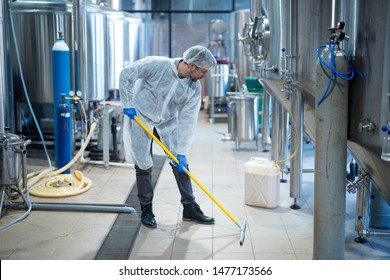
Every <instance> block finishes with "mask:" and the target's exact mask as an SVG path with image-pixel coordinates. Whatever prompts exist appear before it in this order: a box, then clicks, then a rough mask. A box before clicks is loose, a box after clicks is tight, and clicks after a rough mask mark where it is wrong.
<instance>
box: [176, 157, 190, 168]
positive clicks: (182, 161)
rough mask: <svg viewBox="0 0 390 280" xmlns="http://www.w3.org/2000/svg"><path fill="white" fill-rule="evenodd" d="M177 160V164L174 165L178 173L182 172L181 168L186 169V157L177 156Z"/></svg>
mask: <svg viewBox="0 0 390 280" xmlns="http://www.w3.org/2000/svg"><path fill="white" fill-rule="evenodd" d="M177 160H178V161H179V164H176V167H177V170H178V171H179V172H184V170H183V167H185V168H188V165H187V159H186V156H185V155H177Z"/></svg>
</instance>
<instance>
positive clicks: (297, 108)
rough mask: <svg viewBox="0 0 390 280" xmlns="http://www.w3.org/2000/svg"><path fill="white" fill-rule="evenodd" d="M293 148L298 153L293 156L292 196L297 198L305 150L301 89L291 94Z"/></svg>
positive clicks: (298, 196)
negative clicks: (303, 151)
mask: <svg viewBox="0 0 390 280" xmlns="http://www.w3.org/2000/svg"><path fill="white" fill-rule="evenodd" d="M291 115H292V121H291V123H292V127H291V129H292V130H295V133H294V132H293V131H291V146H290V147H291V148H290V151H291V152H292V153H293V152H294V151H296V154H295V156H294V157H293V158H291V160H290V162H291V174H290V197H292V198H294V199H295V200H296V199H298V198H300V196H301V185H302V150H303V144H302V143H303V97H302V93H301V92H300V91H299V90H294V92H293V94H292V96H291Z"/></svg>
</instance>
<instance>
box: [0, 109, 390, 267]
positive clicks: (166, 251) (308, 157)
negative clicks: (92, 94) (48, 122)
mask: <svg viewBox="0 0 390 280" xmlns="http://www.w3.org/2000/svg"><path fill="white" fill-rule="evenodd" d="M225 132H227V124H226V123H225V122H217V123H215V124H211V123H210V122H209V120H208V116H207V114H205V112H203V111H202V112H201V114H200V116H199V121H198V127H197V132H196V136H195V139H194V144H193V148H192V151H191V154H190V155H189V163H190V168H191V172H192V174H193V175H194V176H195V177H196V178H197V179H198V180H199V181H200V182H201V183H202V184H203V185H204V186H205V187H206V188H207V189H208V190H209V191H210V192H211V193H212V194H213V195H214V196H215V197H216V198H217V199H218V200H219V201H220V202H221V203H222V204H223V206H224V207H225V208H226V209H227V210H228V211H229V212H230V213H231V214H232V215H233V216H234V217H235V218H236V219H237V220H239V221H240V222H241V221H242V220H243V219H247V221H248V226H247V231H246V240H245V242H244V245H243V246H240V244H239V237H240V233H239V229H238V227H237V226H236V225H235V224H233V222H232V221H231V220H230V219H229V218H228V217H227V216H226V215H225V214H224V213H223V212H222V211H221V210H220V209H219V207H218V206H216V205H215V204H214V203H213V202H212V201H211V200H210V198H209V197H208V196H207V195H206V194H205V193H204V192H203V191H202V190H201V189H200V188H198V187H197V186H196V185H195V184H194V186H193V188H194V193H195V195H196V198H197V202H198V203H199V204H200V206H201V208H202V210H203V211H204V212H205V214H206V215H212V216H213V217H214V218H215V220H216V223H215V225H211V226H210V225H199V224H194V223H191V222H184V221H182V206H181V205H180V197H179V192H178V190H177V187H176V184H175V180H174V177H173V174H172V172H171V169H170V166H169V164H168V161H165V163H164V164H163V167H162V172H161V175H160V177H159V178H158V181H157V185H156V189H155V199H154V212H155V215H156V220H157V223H158V227H157V229H148V228H145V227H143V226H141V227H140V228H139V230H138V234H137V235H136V236H135V238H136V239H135V241H134V245H133V247H132V248H131V252H130V254H129V256H128V258H129V259H131V260H145V259H161V260H188V259H192V260H297V259H298V260H310V259H312V254H313V205H314V198H313V193H314V174H312V173H304V174H303V182H302V197H301V198H300V199H298V204H299V205H300V206H301V207H302V208H301V209H300V210H292V209H290V207H289V206H290V205H291V204H292V203H293V199H292V198H290V197H289V180H288V179H289V177H288V176H285V177H286V178H287V183H281V184H280V200H279V206H278V207H277V208H273V209H270V208H261V207H255V206H248V205H246V204H245V199H244V192H245V180H244V177H245V170H244V164H245V163H246V162H247V161H248V160H249V159H250V157H251V156H258V157H266V158H269V157H270V153H262V152H261V151H260V150H257V149H256V146H255V142H246V143H242V145H241V149H240V150H236V149H235V143H234V142H222V141H221V136H222V135H221V133H225ZM154 151H155V153H156V154H160V155H161V154H162V151H161V150H159V148H158V147H156V148H155V149H154ZM42 153H43V151H42ZM313 156H314V148H313V146H312V145H311V144H305V146H304V168H308V169H309V168H313V167H314V160H313ZM44 168H47V162H45V160H44V159H38V158H31V157H29V154H28V170H29V171H33V170H41V169H44ZM75 169H78V170H80V171H82V172H83V173H84V175H85V176H87V177H88V178H90V179H91V180H92V182H93V186H92V188H91V189H90V190H88V191H87V192H85V193H83V194H81V195H78V196H74V197H69V198H60V199H45V198H36V197H31V199H32V201H34V202H55V203H58V202H65V203H105V204H108V203H112V204H122V203H124V202H125V201H126V198H127V197H128V196H129V194H130V192H131V191H132V186H133V185H134V183H135V172H134V170H133V169H132V168H129V167H109V168H108V169H106V168H104V167H103V166H100V165H90V164H81V163H76V164H75V165H74V166H73V168H72V170H75ZM346 206H347V213H346V239H345V244H346V249H345V259H346V260H389V259H390V242H389V237H371V238H369V239H368V241H369V242H368V243H366V244H359V243H356V242H355V241H354V238H355V237H356V232H355V230H354V222H355V195H353V194H348V193H347V201H346ZM22 213H23V211H8V212H7V213H4V215H3V217H2V218H1V220H0V223H1V225H5V224H7V223H9V222H12V221H13V220H14V219H15V218H17V217H18V216H20V215H21V214H22ZM130 215H133V214H130ZM134 215H136V214H134ZM117 216H118V214H115V213H85V212H53V211H32V212H31V213H30V214H29V215H28V217H27V218H25V219H24V220H22V221H20V222H17V223H16V224H15V225H13V226H11V227H8V228H6V229H4V230H2V231H0V244H1V248H0V259H1V260H92V259H94V258H95V257H96V255H97V253H98V251H99V249H100V248H101V246H102V243H103V242H104V240H105V238H106V237H107V235H108V234H109V232H110V229H111V227H112V225H113V223H114V221H115V219H116V218H117Z"/></svg>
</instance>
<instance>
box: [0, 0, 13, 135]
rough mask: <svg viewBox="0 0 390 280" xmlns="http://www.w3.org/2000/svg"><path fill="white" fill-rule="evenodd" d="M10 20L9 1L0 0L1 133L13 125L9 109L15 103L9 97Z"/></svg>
mask: <svg viewBox="0 0 390 280" xmlns="http://www.w3.org/2000/svg"><path fill="white" fill-rule="evenodd" d="M8 22H9V17H8V9H7V2H6V1H5V0H0V77H1V79H2V81H1V83H0V133H1V132H4V128H5V127H6V126H11V124H10V120H8V119H12V118H10V116H9V115H10V112H9V110H8V105H10V106H11V104H13V103H12V102H11V101H10V100H9V99H8V97H10V96H11V91H10V86H11V82H10V80H9V79H10V78H11V75H10V72H9V67H8V66H7V65H9V62H8V60H9V55H8V40H7V37H8V36H7V34H8V28H7V24H8Z"/></svg>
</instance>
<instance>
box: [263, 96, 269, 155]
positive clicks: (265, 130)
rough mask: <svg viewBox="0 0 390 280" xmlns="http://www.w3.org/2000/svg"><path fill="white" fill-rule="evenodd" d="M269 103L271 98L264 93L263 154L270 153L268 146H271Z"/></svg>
mask: <svg viewBox="0 0 390 280" xmlns="http://www.w3.org/2000/svg"><path fill="white" fill-rule="evenodd" d="M269 102H270V96H269V94H268V93H267V92H264V98H263V123H262V128H261V144H262V149H263V152H268V151H269V149H268V146H269V144H270V143H269V139H270V135H269V114H270V112H269Z"/></svg>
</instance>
